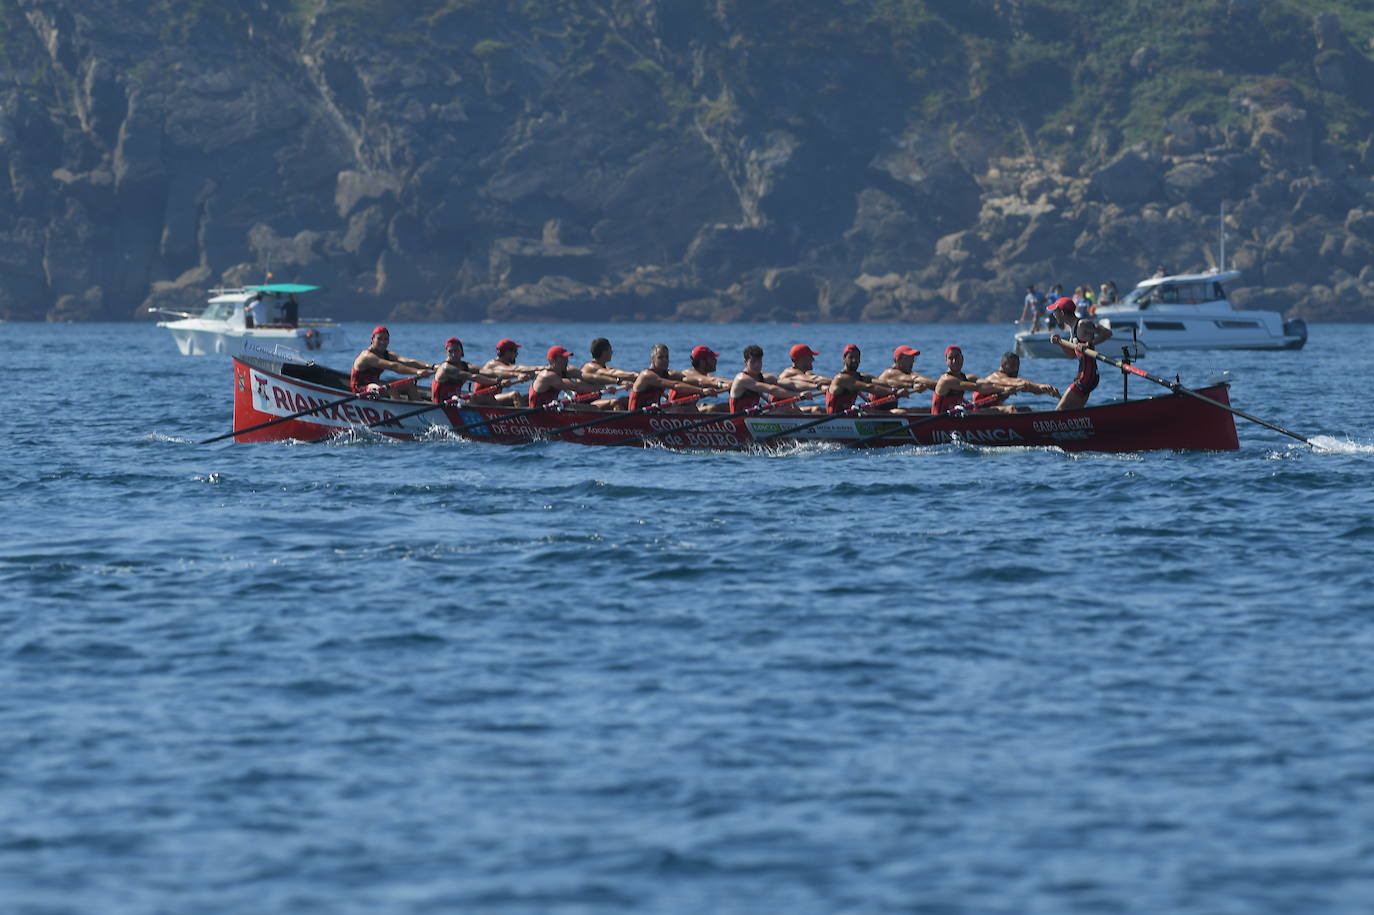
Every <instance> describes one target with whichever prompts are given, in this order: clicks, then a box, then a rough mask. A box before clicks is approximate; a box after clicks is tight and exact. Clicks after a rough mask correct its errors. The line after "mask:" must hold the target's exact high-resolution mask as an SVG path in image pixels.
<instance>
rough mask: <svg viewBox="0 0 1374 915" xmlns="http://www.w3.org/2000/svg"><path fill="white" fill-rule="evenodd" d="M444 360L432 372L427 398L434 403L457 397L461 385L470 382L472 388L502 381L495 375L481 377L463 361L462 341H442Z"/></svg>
mask: <svg viewBox="0 0 1374 915" xmlns="http://www.w3.org/2000/svg"><path fill="white" fill-rule="evenodd" d="M444 354H445V359H444V361H443V362H441V363H439V367H438V369H437V370H436V371H435V372H434V381H432V382H431V383H430V389H429V396H430V399H431V400H433V401H434V402H435V403H444V402H445V401H447V400H449V399H450V398H452V397H454V396H455V395H457V393H458V392H459V391H460V390H462V388H463V385H464V384H467V383H468V382H472V384H473V385H474V386H477V385H481V386H484V387H493V386H495V385H499V384H500V383H501V381H502V379H500V378H497V377H496V376H495V375H483V374H482V373H481V372H479V371H477V369H476V368H475V367H473V366H472V365H470V364H468V363H466V362H464V361H463V341H462V340H459V339H458V338H457V337H449V338H448V339H447V340H445V341H444Z"/></svg>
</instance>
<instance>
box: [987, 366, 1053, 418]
mask: <svg viewBox="0 0 1374 915" xmlns="http://www.w3.org/2000/svg"><path fill="white" fill-rule="evenodd" d="M982 380H983V381H987V382H991V383H993V384H1003V385H1007V386H1008V389H1007V390H1005V391H1003V392H1002V393H1000V394H982V395H980V396H978V397H975V398H973V404H972V406H973V409H975V410H990V411H992V412H995V413H1024V412H1026V411H1027V410H1029V409H1030V407H1021V406H1016V405H1014V404H1009V403H1007V398H1009V397H1011V395H1013V394H1023V393H1024V394H1043V395H1045V396H1046V397H1053V398H1055V399H1056V400H1057V399H1058V398H1059V389H1058V388H1056V387H1055V386H1054V385H1050V384H1037V383H1036V382H1034V381H1030V380H1029V379H1026V378H1022V377H1021V357H1020V356H1018V355H1016V354H1015V353H1003V354H1002V364H1001V366H1000V367H999V368H998V369H997V371H995V372H993V373H992V374H991V375H988V376H987V377H986V378H984V379H982Z"/></svg>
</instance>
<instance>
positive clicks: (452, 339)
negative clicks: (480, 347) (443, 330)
mask: <svg viewBox="0 0 1374 915" xmlns="http://www.w3.org/2000/svg"><path fill="white" fill-rule="evenodd" d="M455 343H457V344H458V345H459V346H462V345H463V341H462V340H459V339H458V338H457V337H449V338H448V339H447V340H445V341H444V349H448V348H449V347H450V346H452V345H453V344H455Z"/></svg>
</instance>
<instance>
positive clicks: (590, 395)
mask: <svg viewBox="0 0 1374 915" xmlns="http://www.w3.org/2000/svg"><path fill="white" fill-rule="evenodd" d="M517 380H518V379H517ZM619 387H621V385H615V386H614V387H612V388H610V389H609V390H611V391H614V390H616V388H619ZM605 393H607V391H602V390H597V391H589V392H587V393H586V394H578V395H577V396H576V397H574V398H573V399H572V400H571V401H566V400H555V401H551V402H549V403H546V404H544V405H543V406H539V407H526V408H524V409H523V410H516V411H515V412H514V413H507V414H506V415H505V416H497V417H494V418H492V419H483V420H480V421H478V422H475V423H468V424H467V425H465V426H459V427H457V428H456V429H451V430H449V431H451V432H466V431H468V430H469V429H476V428H477V427H478V426H485V425H488V424H490V423H503V422H505V421H506V420H509V419H517V418H519V417H521V416H529V415H530V414H531V413H548V412H550V411H552V410H555V409H557V408H558V405H559V404H564V403H580V402H582V401H586V400H595V399H596V398H598V397H600V396H601V395H602V394H605ZM481 406H482V405H481V404H478V405H477V406H476V407H474V408H473V409H480V408H481Z"/></svg>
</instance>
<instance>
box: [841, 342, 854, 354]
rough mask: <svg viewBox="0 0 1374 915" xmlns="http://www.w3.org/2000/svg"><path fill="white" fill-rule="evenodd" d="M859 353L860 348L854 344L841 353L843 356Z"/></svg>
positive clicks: (847, 346)
mask: <svg viewBox="0 0 1374 915" xmlns="http://www.w3.org/2000/svg"><path fill="white" fill-rule="evenodd" d="M858 351H859V347H858V346H856V345H855V344H853V343H850V344H848V345H846V346H845V348H844V350H843V351H842V352H841V353H840V355H842V356H848V355H849V354H850V353H857V352H858Z"/></svg>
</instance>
